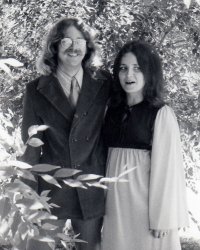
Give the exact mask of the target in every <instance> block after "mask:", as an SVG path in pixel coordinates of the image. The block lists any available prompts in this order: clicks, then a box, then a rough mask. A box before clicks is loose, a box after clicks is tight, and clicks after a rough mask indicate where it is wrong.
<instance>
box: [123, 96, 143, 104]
mask: <svg viewBox="0 0 200 250" xmlns="http://www.w3.org/2000/svg"><path fill="white" fill-rule="evenodd" d="M143 100H144V97H143V95H142V94H138V93H135V94H133V93H130V94H129V93H128V94H126V102H127V105H128V106H133V105H135V104H137V103H140V102H142V101H143Z"/></svg>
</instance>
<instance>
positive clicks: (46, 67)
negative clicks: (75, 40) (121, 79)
mask: <svg viewBox="0 0 200 250" xmlns="http://www.w3.org/2000/svg"><path fill="white" fill-rule="evenodd" d="M71 26H74V27H75V28H77V29H78V30H79V31H80V32H81V33H82V34H83V37H84V38H85V40H86V42H87V44H86V46H87V51H86V55H85V57H84V58H83V62H82V65H83V67H87V66H88V67H89V66H90V64H92V58H93V56H94V54H95V52H96V49H97V47H96V45H95V43H94V41H93V37H92V34H91V28H89V27H88V26H87V25H86V24H85V23H83V22H82V21H81V20H79V19H78V18H74V17H72V18H62V19H60V20H59V21H58V22H57V23H56V24H55V25H54V26H53V27H52V29H51V30H50V32H49V33H48V35H47V39H46V43H45V45H44V50H43V53H42V56H41V57H40V59H39V60H38V63H37V68H38V71H39V72H41V73H42V74H44V75H45V74H50V73H55V72H56V69H57V66H58V61H57V55H58V45H59V43H60V41H61V39H63V38H64V35H65V30H66V29H67V28H68V27H71Z"/></svg>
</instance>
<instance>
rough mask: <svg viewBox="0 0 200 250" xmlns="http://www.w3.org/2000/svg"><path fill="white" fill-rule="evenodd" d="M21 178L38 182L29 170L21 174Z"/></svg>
mask: <svg viewBox="0 0 200 250" xmlns="http://www.w3.org/2000/svg"><path fill="white" fill-rule="evenodd" d="M20 176H21V177H23V178H24V179H26V180H30V181H34V182H37V180H36V179H35V176H34V175H33V174H32V173H31V172H29V171H27V170H23V172H22V173H21V174H20Z"/></svg>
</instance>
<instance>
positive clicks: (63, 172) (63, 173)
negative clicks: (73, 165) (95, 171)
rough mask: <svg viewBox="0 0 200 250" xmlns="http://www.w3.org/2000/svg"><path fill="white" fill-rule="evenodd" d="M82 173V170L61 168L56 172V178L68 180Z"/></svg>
mask: <svg viewBox="0 0 200 250" xmlns="http://www.w3.org/2000/svg"><path fill="white" fill-rule="evenodd" d="M80 172H81V170H77V169H70V168H61V169H59V170H57V171H56V172H55V174H54V177H55V178H67V177H70V176H72V175H75V174H77V173H80Z"/></svg>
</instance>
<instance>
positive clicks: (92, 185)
mask: <svg viewBox="0 0 200 250" xmlns="http://www.w3.org/2000/svg"><path fill="white" fill-rule="evenodd" d="M87 185H88V186H89V187H97V188H103V189H108V187H107V186H106V185H103V184H101V183H99V182H94V183H87Z"/></svg>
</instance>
